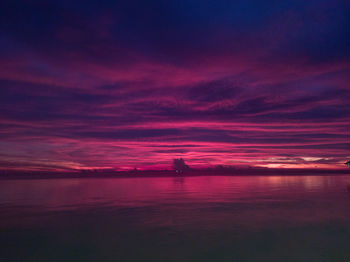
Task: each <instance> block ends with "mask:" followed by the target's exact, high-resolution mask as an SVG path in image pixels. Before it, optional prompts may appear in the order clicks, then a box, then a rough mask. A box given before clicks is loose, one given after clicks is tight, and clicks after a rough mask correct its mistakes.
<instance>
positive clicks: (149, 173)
mask: <svg viewBox="0 0 350 262" xmlns="http://www.w3.org/2000/svg"><path fill="white" fill-rule="evenodd" d="M329 175H332V176H336V175H350V169H254V168H253V169H233V170H215V169H213V170H195V169H194V170H189V171H186V172H183V173H181V174H178V173H176V172H175V171H173V170H146V171H116V172H102V171H101V172H3V173H1V174H0V180H17V179H60V178H87V179H89V178H138V177H142V178H147V177H196V176H329Z"/></svg>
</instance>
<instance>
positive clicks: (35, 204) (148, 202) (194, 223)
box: [0, 176, 350, 262]
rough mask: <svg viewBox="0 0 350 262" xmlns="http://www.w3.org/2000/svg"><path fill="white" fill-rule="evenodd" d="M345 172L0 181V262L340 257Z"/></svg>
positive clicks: (345, 257)
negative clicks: (319, 174)
mask: <svg viewBox="0 0 350 262" xmlns="http://www.w3.org/2000/svg"><path fill="white" fill-rule="evenodd" d="M347 184H350V176H335V177H332V176H299V177H291V176H289V177H277V176H274V177H259V176H256V177H186V178H120V179H52V180H12V181H10V180H2V181H0V249H1V252H0V261H1V262H4V261H11V262H13V261H25V262H28V261H45V262H49V261H127V262H132V261H181V262H186V261H201V262H202V261H308V262H309V261H317V262H319V261H347V262H348V261H350V192H349V191H347V189H346V186H347Z"/></svg>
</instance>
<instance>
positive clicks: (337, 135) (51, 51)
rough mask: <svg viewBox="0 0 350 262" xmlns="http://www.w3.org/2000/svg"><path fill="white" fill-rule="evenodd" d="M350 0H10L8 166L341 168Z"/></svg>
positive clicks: (4, 14)
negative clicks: (181, 163) (177, 161)
mask: <svg viewBox="0 0 350 262" xmlns="http://www.w3.org/2000/svg"><path fill="white" fill-rule="evenodd" d="M349 36H350V3H349V1H345V0H344V1H342V0H317V1H316V0H309V1H305V0H293V1H291V0H286V1H277V0H276V1H268V0H267V1H251V0H244V1H243V0H242V1H213V0H210V1H209V0H200V1H199V0H176V1H161V0H149V1H141V0H135V1H134V0H128V1H107V0H100V1H80V0H77V1H68V0H60V1H58V0H57V1H48V0H45V1H44V0H31V1H27V0H26V1H24V0H23V1H22V0H16V1H13V0H3V1H1V3H0V169H15V170H51V171H52V170H79V169H105V168H107V169H116V170H127V169H131V168H135V167H136V168H139V169H163V168H169V167H170V166H171V163H172V159H174V158H179V157H182V158H184V159H185V160H186V162H187V164H188V165H189V166H190V167H198V168H200V167H208V166H215V165H229V166H231V165H232V166H252V167H269V168H346V167H345V165H344V163H345V162H346V161H348V160H350V106H349V105H350V86H349V83H350V37H349Z"/></svg>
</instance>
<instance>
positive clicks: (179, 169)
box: [173, 158, 190, 173]
mask: <svg viewBox="0 0 350 262" xmlns="http://www.w3.org/2000/svg"><path fill="white" fill-rule="evenodd" d="M173 167H174V170H175V172H176V173H183V172H184V171H186V170H189V169H190V167H189V166H188V165H187V164H186V163H185V160H184V159H183V158H175V159H174V160H173Z"/></svg>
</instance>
